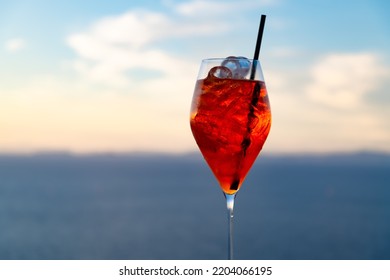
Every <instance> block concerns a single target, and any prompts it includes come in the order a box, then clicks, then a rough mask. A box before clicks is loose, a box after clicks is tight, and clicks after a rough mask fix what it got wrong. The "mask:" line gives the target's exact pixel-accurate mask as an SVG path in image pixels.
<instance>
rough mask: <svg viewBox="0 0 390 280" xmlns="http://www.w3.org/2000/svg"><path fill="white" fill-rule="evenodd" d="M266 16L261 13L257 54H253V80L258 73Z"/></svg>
mask: <svg viewBox="0 0 390 280" xmlns="http://www.w3.org/2000/svg"><path fill="white" fill-rule="evenodd" d="M265 18H266V15H261V19H260V25H259V32H258V33H257V41H256V47H255V54H254V56H253V66H252V71H251V77H250V79H251V80H254V78H255V74H256V65H257V60H258V59H259V53H260V47H261V40H262V39H263V32H264V25H265Z"/></svg>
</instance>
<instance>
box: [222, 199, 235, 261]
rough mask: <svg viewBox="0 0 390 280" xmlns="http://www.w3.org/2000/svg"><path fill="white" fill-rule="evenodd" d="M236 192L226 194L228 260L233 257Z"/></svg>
mask: <svg viewBox="0 0 390 280" xmlns="http://www.w3.org/2000/svg"><path fill="white" fill-rule="evenodd" d="M235 197H236V194H225V198H226V206H227V211H228V227H229V230H228V260H232V259H233V208H234V198H235Z"/></svg>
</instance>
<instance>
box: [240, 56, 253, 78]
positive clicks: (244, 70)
mask: <svg viewBox="0 0 390 280" xmlns="http://www.w3.org/2000/svg"><path fill="white" fill-rule="evenodd" d="M237 58H238V59H239V60H238V62H239V64H240V68H239V69H238V73H237V74H238V75H239V76H240V78H241V79H243V78H245V76H246V75H247V74H248V73H249V69H250V68H251V62H250V61H249V59H247V58H246V57H243V56H239V57H237Z"/></svg>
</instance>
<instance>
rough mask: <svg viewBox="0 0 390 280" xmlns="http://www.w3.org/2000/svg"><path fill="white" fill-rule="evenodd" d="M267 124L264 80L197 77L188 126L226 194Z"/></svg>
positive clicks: (268, 114)
mask: <svg viewBox="0 0 390 280" xmlns="http://www.w3.org/2000/svg"><path fill="white" fill-rule="evenodd" d="M270 127H271V110H270V105H269V101H268V95H267V90H266V87H265V84H264V82H261V81H254V80H239V79H220V78H215V77H213V76H209V77H208V78H206V79H203V80H198V81H197V83H196V87H195V93H194V98H193V100H192V107H191V129H192V133H193V135H194V138H195V140H196V143H197V144H198V146H199V149H200V151H201V152H202V154H203V157H204V158H205V160H206V161H207V163H208V165H209V166H210V168H211V170H212V171H213V173H214V175H215V176H216V178H217V179H218V181H219V183H220V186H221V188H222V190H223V191H224V192H225V193H226V194H234V193H236V192H237V191H238V189H239V188H240V187H241V184H242V182H243V181H244V179H245V177H246V175H247V173H248V171H249V169H250V168H251V166H252V164H253V162H254V161H255V159H256V157H257V155H258V154H259V152H260V151H261V149H262V147H263V144H264V142H265V140H266V139H267V136H268V133H269V130H270Z"/></svg>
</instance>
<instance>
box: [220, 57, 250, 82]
mask: <svg viewBox="0 0 390 280" xmlns="http://www.w3.org/2000/svg"><path fill="white" fill-rule="evenodd" d="M222 66H225V67H227V68H229V69H230V71H231V72H232V75H233V78H235V79H244V78H245V76H246V75H247V74H248V73H249V68H250V61H249V60H248V59H247V58H246V57H243V56H237V57H236V56H229V57H227V58H226V59H225V60H224V61H223V62H222Z"/></svg>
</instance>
